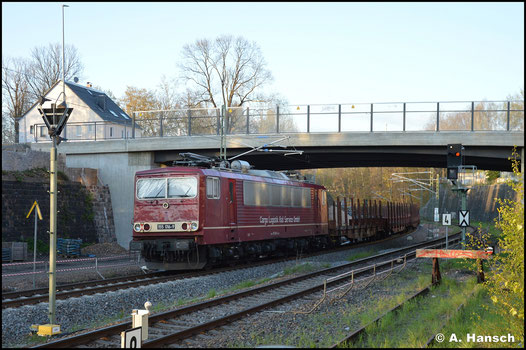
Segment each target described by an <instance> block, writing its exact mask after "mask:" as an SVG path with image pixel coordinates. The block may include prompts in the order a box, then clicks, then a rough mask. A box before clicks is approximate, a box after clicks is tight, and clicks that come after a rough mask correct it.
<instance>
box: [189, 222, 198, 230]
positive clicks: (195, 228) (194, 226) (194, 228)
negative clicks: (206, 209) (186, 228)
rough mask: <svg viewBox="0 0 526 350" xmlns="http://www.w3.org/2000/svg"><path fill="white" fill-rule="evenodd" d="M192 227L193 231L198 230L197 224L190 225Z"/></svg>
mask: <svg viewBox="0 0 526 350" xmlns="http://www.w3.org/2000/svg"><path fill="white" fill-rule="evenodd" d="M190 227H191V228H192V231H195V230H197V222H192V224H191V225H190Z"/></svg>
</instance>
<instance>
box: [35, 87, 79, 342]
mask: <svg viewBox="0 0 526 350" xmlns="http://www.w3.org/2000/svg"><path fill="white" fill-rule="evenodd" d="M62 94H63V93H61V95H62ZM59 97H60V95H59ZM48 101H50V100H49V99H47V98H45V97H43V96H40V98H39V100H38V105H37V109H38V111H39V112H40V115H41V116H42V119H43V120H44V123H45V124H46V126H47V128H48V133H49V137H50V138H51V148H50V150H49V152H50V153H49V182H50V186H49V201H50V206H49V213H50V215H49V235H50V239H49V243H50V244H49V324H48V325H44V326H39V335H54V334H58V333H60V326H59V325H57V324H56V312H55V311H56V307H55V292H56V278H55V277H56V276H55V267H56V252H57V195H58V189H57V146H58V144H60V142H61V141H62V140H64V139H63V138H62V137H60V134H61V133H62V130H64V127H65V126H66V123H67V121H68V119H69V116H70V115H71V112H72V111H73V108H68V105H67V103H66V94H65V93H64V96H63V101H62V102H61V103H60V104H59V105H57V104H56V102H57V101H58V97H57V100H55V103H52V104H51V108H43V105H44V103H46V102H48ZM46 326H47V327H46ZM41 328H42V329H41Z"/></svg>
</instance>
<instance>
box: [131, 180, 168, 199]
mask: <svg viewBox="0 0 526 350" xmlns="http://www.w3.org/2000/svg"><path fill="white" fill-rule="evenodd" d="M165 197H166V179H140V180H137V198H139V199H154V198H165Z"/></svg>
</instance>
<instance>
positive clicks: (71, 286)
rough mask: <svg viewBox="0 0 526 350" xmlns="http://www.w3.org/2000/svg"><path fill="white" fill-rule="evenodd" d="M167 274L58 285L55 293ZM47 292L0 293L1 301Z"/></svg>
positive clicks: (27, 290) (46, 290)
mask: <svg viewBox="0 0 526 350" xmlns="http://www.w3.org/2000/svg"><path fill="white" fill-rule="evenodd" d="M168 273H169V271H160V272H151V273H148V274H144V273H142V274H140V275H131V276H124V277H113V278H107V279H104V280H91V281H85V282H78V283H67V284H60V285H57V291H65V290H71V289H77V288H82V287H89V286H97V285H102V284H110V283H119V282H125V281H132V280H138V279H144V278H150V277H155V276H158V275H159V276H162V275H166V274H168ZM172 273H173V272H172ZM48 291H49V289H48V288H36V289H24V290H20V291H15V292H5V293H2V300H4V299H13V298H19V297H30V296H32V295H36V294H42V293H46V292H48Z"/></svg>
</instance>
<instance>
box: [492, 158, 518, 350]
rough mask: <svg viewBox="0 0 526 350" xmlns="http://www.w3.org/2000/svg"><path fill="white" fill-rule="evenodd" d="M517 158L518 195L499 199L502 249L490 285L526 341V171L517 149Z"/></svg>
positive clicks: (515, 329)
mask: <svg viewBox="0 0 526 350" xmlns="http://www.w3.org/2000/svg"><path fill="white" fill-rule="evenodd" d="M514 158H515V159H514V160H513V173H514V174H515V175H517V176H518V178H519V181H518V182H516V183H514V182H510V185H511V186H512V188H513V190H514V191H515V192H516V194H517V198H516V200H515V201H511V200H508V199H505V200H501V199H497V202H498V203H499V204H500V207H499V208H498V211H499V213H500V216H501V220H500V222H498V221H496V226H497V227H498V228H500V229H501V230H502V234H501V237H500V238H499V246H500V248H501V250H502V253H500V254H497V255H496V256H495V258H494V261H493V266H492V267H493V268H492V269H491V273H490V274H489V276H488V282H487V286H488V287H489V290H490V293H491V299H492V300H493V302H494V303H495V304H497V305H499V306H500V307H501V308H500V309H501V312H502V314H503V317H505V318H507V319H509V320H510V327H511V328H512V329H510V330H512V331H514V332H516V333H515V334H520V335H521V336H522V340H520V341H522V342H524V177H523V176H524V174H521V173H520V171H519V163H518V161H517V160H516V158H517V153H516V152H515V151H514Z"/></svg>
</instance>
